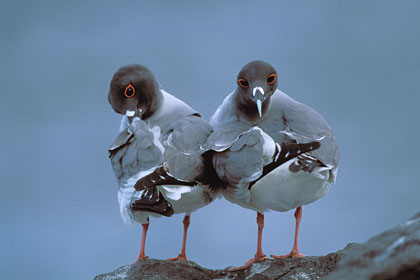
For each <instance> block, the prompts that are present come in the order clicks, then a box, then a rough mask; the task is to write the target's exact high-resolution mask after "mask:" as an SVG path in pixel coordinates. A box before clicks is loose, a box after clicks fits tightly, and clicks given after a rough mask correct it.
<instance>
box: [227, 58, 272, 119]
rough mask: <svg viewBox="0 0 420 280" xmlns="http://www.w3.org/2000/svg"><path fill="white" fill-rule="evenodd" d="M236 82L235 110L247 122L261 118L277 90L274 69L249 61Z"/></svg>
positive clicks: (259, 62) (262, 62)
mask: <svg viewBox="0 0 420 280" xmlns="http://www.w3.org/2000/svg"><path fill="white" fill-rule="evenodd" d="M237 82H238V88H237V89H236V97H235V98H236V100H235V103H236V110H238V111H239V112H240V113H241V114H242V115H243V116H244V117H246V118H247V119H248V120H255V119H258V118H261V117H262V116H263V115H264V114H265V113H266V112H267V109H268V105H269V103H270V98H271V96H272V95H273V93H274V92H275V91H276V89H277V72H276V69H274V67H273V66H271V65H270V64H268V63H267V62H264V61H261V60H255V61H251V62H250V63H248V64H247V65H245V66H244V67H243V68H242V69H241V71H240V72H239V74H238V80H237Z"/></svg>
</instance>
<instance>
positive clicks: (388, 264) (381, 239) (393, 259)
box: [327, 213, 420, 280]
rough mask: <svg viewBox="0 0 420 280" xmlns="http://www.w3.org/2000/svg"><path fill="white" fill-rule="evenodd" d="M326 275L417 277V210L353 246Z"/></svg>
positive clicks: (419, 262)
mask: <svg viewBox="0 0 420 280" xmlns="http://www.w3.org/2000/svg"><path fill="white" fill-rule="evenodd" d="M327 279H329V280H332V279H340V280H341V279H343V280H346V279H372V280H391V279H395V280H397V279H398V280H411V279H413V280H418V279H420V213H418V214H417V215H415V216H414V217H412V218H411V219H410V220H408V221H406V222H404V223H402V224H400V225H398V226H396V227H394V228H392V229H390V230H388V231H385V232H384V233H382V234H380V235H377V236H375V237H372V238H371V239H369V240H368V241H367V242H366V243H364V244H362V246H360V247H358V248H356V249H355V250H354V251H353V252H352V253H351V254H349V255H348V256H346V257H345V258H343V259H342V260H341V261H340V262H339V264H338V266H337V268H336V270H335V271H334V272H333V273H332V274H331V275H329V276H328V278H327Z"/></svg>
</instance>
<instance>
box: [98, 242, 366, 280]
mask: <svg viewBox="0 0 420 280" xmlns="http://www.w3.org/2000/svg"><path fill="white" fill-rule="evenodd" d="M358 246H360V245H358V244H355V243H353V244H349V245H347V246H346V248H344V249H343V250H340V251H338V252H336V253H331V254H328V255H326V256H321V257H305V258H299V259H291V258H287V259H281V260H266V261H263V262H260V263H254V264H252V265H251V266H250V267H249V268H247V269H245V270H242V271H238V272H228V271H227V270H211V269H206V268H203V267H201V266H199V265H197V264H196V263H194V262H191V261H176V262H172V261H166V260H156V259H145V260H142V261H140V262H137V263H135V264H132V265H126V266H123V267H121V268H119V269H117V270H115V271H114V272H111V273H108V274H102V275H98V276H96V277H95V280H117V279H127V280H138V279H150V280H155V279H156V280H157V279H159V280H165V279H171V280H178V279H179V280H181V279H183V280H184V279H187V280H188V279H199V280H206V279H220V280H222V279H226V280H230V279H250V280H265V279H308V280H311V279H319V278H320V277H322V276H326V275H328V274H329V273H330V272H331V271H332V270H333V269H334V267H335V266H336V264H337V262H338V260H340V259H341V258H342V257H343V256H345V255H346V254H349V253H350V252H352V251H353V250H354V249H355V248H357V247H358Z"/></svg>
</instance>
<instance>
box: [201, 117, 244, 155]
mask: <svg viewBox="0 0 420 280" xmlns="http://www.w3.org/2000/svg"><path fill="white" fill-rule="evenodd" d="M250 128H251V126H250V125H248V124H244V123H242V122H231V123H227V124H224V125H223V127H221V128H219V129H217V130H216V131H214V132H213V133H212V134H211V135H210V136H209V138H208V139H207V142H206V144H205V145H204V149H208V150H213V151H216V152H221V151H225V150H227V149H229V148H230V146H232V144H233V143H234V142H235V141H237V140H238V138H239V136H240V135H241V134H243V133H244V131H247V130H249V129H250Z"/></svg>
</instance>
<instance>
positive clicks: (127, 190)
mask: <svg viewBox="0 0 420 280" xmlns="http://www.w3.org/2000/svg"><path fill="white" fill-rule="evenodd" d="M108 100H109V102H110V104H111V106H112V108H113V109H114V111H115V112H117V113H119V114H122V115H123V119H122V122H121V127H120V134H119V135H118V136H117V137H116V138H115V140H114V142H113V143H112V145H111V147H110V148H109V157H110V159H111V164H112V168H113V170H114V174H115V176H116V178H117V181H118V185H119V190H118V201H119V204H120V212H121V216H122V218H123V220H124V221H125V222H126V223H132V222H138V223H141V224H142V226H143V235H142V243H141V249H140V254H139V256H138V258H137V260H140V259H144V258H146V255H145V253H144V249H145V241H146V234H147V230H148V226H149V216H157V217H160V216H168V217H169V216H171V215H172V214H173V213H185V217H184V221H183V223H184V238H183V243H182V250H181V253H180V254H179V255H178V256H177V257H175V258H171V259H170V260H179V259H182V260H186V259H187V258H186V253H185V247H186V238H187V229H188V226H189V224H190V214H191V212H193V211H195V210H197V209H199V208H201V207H203V206H205V205H207V204H209V203H210V202H211V201H212V200H213V199H214V198H216V197H217V196H218V194H217V193H216V192H212V191H210V190H209V189H208V188H207V187H205V186H201V185H195V184H190V183H188V182H186V181H180V180H177V179H175V178H174V177H172V176H176V178H179V179H181V180H193V179H194V178H196V177H197V176H199V174H201V173H202V171H201V170H202V169H203V168H204V159H203V157H202V153H203V150H202V149H201V146H202V145H203V144H204V143H205V142H206V141H207V138H208V136H209V135H210V133H211V132H212V128H211V127H210V125H209V124H208V123H207V122H205V121H204V120H203V119H202V118H201V116H200V115H199V114H198V113H197V112H195V111H194V110H193V109H192V108H191V107H190V106H188V105H187V104H185V103H184V102H182V101H181V100H179V99H178V98H176V97H174V96H173V95H171V94H169V93H168V92H166V91H164V90H163V89H160V86H159V84H158V82H157V81H156V79H155V77H154V75H153V73H152V72H151V71H150V70H149V69H147V68H146V67H144V66H142V65H138V64H133V65H128V66H124V67H121V68H120V69H119V70H118V71H117V72H116V73H115V74H114V76H113V77H112V80H111V84H110V90H109V94H108ZM154 171H155V172H154ZM150 174H154V175H156V174H158V177H157V178H156V180H162V178H163V179H169V180H166V181H165V182H167V183H168V184H167V185H159V186H154V185H151V184H150V185H147V184H143V185H141V184H138V181H139V180H141V179H142V178H144V177H145V176H147V175H150ZM149 177H150V176H149ZM153 182H155V180H154V179H153Z"/></svg>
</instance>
